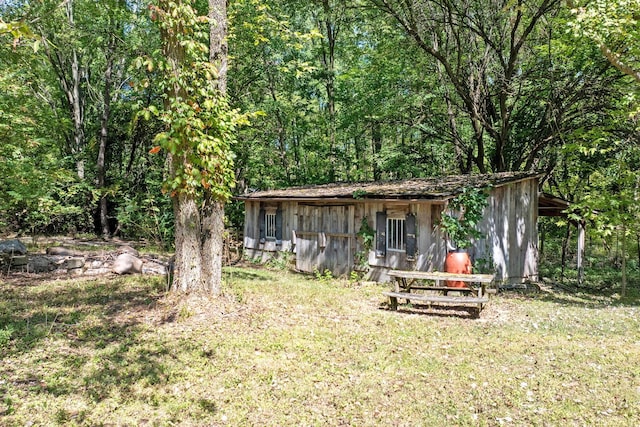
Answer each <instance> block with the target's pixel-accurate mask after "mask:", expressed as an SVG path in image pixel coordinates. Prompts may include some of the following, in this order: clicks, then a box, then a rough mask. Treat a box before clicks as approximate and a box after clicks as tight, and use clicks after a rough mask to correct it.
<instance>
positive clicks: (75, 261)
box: [62, 258, 84, 270]
mask: <svg viewBox="0 0 640 427" xmlns="http://www.w3.org/2000/svg"><path fill="white" fill-rule="evenodd" d="M62 266H63V268H66V269H67V270H75V269H76V268H82V267H84V258H69V259H66V260H64V263H63V264H62Z"/></svg>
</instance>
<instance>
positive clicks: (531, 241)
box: [470, 180, 538, 283]
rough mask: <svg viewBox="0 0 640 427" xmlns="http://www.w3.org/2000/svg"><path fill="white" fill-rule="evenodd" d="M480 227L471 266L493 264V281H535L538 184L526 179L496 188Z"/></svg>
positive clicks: (536, 269) (536, 267)
mask: <svg viewBox="0 0 640 427" xmlns="http://www.w3.org/2000/svg"><path fill="white" fill-rule="evenodd" d="M484 217H485V219H484V221H483V222H482V223H481V225H480V230H481V231H482V233H483V235H484V236H485V237H484V238H483V239H480V240H479V241H477V242H475V245H474V248H473V249H472V250H471V251H470V252H471V256H472V259H473V260H474V265H476V266H479V265H480V264H482V263H489V264H490V263H493V264H494V265H495V271H496V280H498V281H501V282H504V283H507V282H510V283H514V282H521V281H523V280H537V276H538V227H537V222H538V187H537V181H536V180H525V181H520V182H517V183H513V184H509V185H505V186H502V187H498V188H495V189H493V190H492V191H491V195H490V196H489V200H488V206H487V208H486V209H485V212H484Z"/></svg>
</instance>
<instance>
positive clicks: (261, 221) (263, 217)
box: [258, 209, 267, 243]
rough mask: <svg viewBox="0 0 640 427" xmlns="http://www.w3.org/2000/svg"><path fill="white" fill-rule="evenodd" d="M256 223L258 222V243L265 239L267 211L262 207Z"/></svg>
mask: <svg viewBox="0 0 640 427" xmlns="http://www.w3.org/2000/svg"><path fill="white" fill-rule="evenodd" d="M258 224H260V243H264V242H265V241H266V240H267V213H266V211H265V210H264V209H260V213H259V214H258Z"/></svg>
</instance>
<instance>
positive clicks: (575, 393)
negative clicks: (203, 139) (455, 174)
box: [0, 268, 640, 426]
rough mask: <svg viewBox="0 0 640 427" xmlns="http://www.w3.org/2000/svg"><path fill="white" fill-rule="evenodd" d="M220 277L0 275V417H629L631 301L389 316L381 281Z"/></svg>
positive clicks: (436, 422)
mask: <svg viewBox="0 0 640 427" xmlns="http://www.w3.org/2000/svg"><path fill="white" fill-rule="evenodd" d="M225 282H226V285H225V292H226V296H225V297H224V298H220V299H217V300H208V299H206V298H203V297H197V296H191V297H189V298H186V299H182V300H180V299H177V298H176V297H173V296H168V297H167V296H165V295H164V294H163V290H164V281H163V279H161V278H149V277H141V276H137V277H127V278H100V279H94V280H83V281H79V280H68V281H38V282H36V281H25V280H24V279H23V280H19V281H15V280H13V279H9V278H6V277H5V278H4V279H3V278H0V357H1V359H0V425H3V426H25V425H34V426H39V425H114V426H115V425H132V426H138V425H160V426H164V425H184V426H211V425H213V426H218V425H221V426H222V425H229V426H238V425H241V426H244V425H249V426H253V425H255V426H325V425H329V426H352V425H353V426H372V425H385V426H386V425H392V426H422V425H425V426H443V425H474V426H475V425H481V426H482V425H487V426H493V425H540V426H543V425H551V426H555V425H558V426H565V425H571V426H573V425H578V426H582V425H589V426H590V425H603V426H605V425H606V426H637V425H640V310H639V308H638V299H637V298H635V299H634V298H628V299H620V298H619V297H616V296H590V295H584V294H563V293H546V292H542V293H538V294H531V295H519V294H501V295H498V296H496V297H495V298H493V300H492V301H491V302H490V304H489V306H488V307H487V308H486V309H485V311H483V313H482V316H481V318H480V319H470V318H466V316H464V315H462V316H456V315H451V314H450V313H449V312H446V313H445V312H434V313H432V314H424V313H421V312H420V310H417V309H411V308H410V309H406V307H405V309H404V310H400V311H399V312H390V311H388V310H387V309H386V300H385V298H384V297H383V296H382V295H381V292H382V291H383V290H386V289H387V288H388V287H387V286H383V285H373V284H371V285H360V286H359V285H354V284H349V283H347V282H340V281H331V280H328V279H326V278H323V279H315V278H306V277H303V276H300V275H294V274H290V273H287V272H283V271H269V270H265V269H249V268H233V269H227V270H226V273H225ZM462 313H463V314H466V313H464V312H462Z"/></svg>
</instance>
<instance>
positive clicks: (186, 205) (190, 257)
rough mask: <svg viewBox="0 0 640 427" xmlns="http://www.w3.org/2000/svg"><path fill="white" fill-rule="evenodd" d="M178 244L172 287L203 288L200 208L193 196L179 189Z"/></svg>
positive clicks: (176, 204)
mask: <svg viewBox="0 0 640 427" xmlns="http://www.w3.org/2000/svg"><path fill="white" fill-rule="evenodd" d="M173 211H174V214H175V245H176V256H175V260H174V267H173V268H174V270H173V284H172V290H174V291H178V292H189V291H196V290H202V289H203V287H204V286H203V283H202V270H203V269H202V261H201V260H202V257H201V246H200V234H201V229H200V212H199V211H198V204H197V203H196V200H195V198H194V197H193V196H191V195H189V194H187V193H182V192H180V193H178V194H177V195H176V196H175V197H174V198H173Z"/></svg>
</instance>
